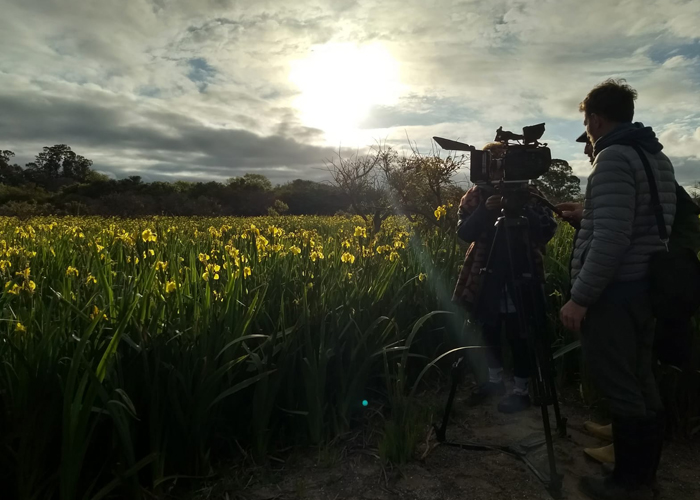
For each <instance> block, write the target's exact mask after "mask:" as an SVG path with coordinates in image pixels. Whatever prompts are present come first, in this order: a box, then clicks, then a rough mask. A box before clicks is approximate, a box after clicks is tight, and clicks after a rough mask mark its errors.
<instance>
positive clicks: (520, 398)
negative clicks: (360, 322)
mask: <svg viewBox="0 0 700 500" xmlns="http://www.w3.org/2000/svg"><path fill="white" fill-rule="evenodd" d="M530 405H531V403H530V396H529V395H527V394H510V395H508V396H506V397H505V398H503V399H501V401H500V402H499V403H498V411H500V412H501V413H518V412H519V411H523V410H527V409H528V408H530Z"/></svg>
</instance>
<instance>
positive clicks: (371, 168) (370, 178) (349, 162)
mask: <svg viewBox="0 0 700 500" xmlns="http://www.w3.org/2000/svg"><path fill="white" fill-rule="evenodd" d="M387 154H390V151H386V150H383V149H382V148H378V149H371V150H370V151H369V152H368V153H366V154H364V155H359V154H354V155H352V156H350V157H349V158H343V156H342V154H341V151H338V157H337V159H336V158H333V159H330V160H326V168H327V169H328V172H329V173H330V174H331V177H332V178H333V183H334V184H335V185H336V186H337V187H338V189H340V191H341V192H342V193H343V194H344V195H345V196H346V197H347V198H348V201H349V202H350V207H351V208H352V210H353V211H354V212H355V213H356V214H357V215H359V216H360V217H362V218H363V219H364V220H365V221H369V218H370V217H371V218H372V225H373V228H374V232H375V233H376V232H378V231H379V229H380V228H381V225H382V221H383V220H384V219H386V218H387V217H388V216H389V215H391V214H392V212H393V211H394V210H393V207H392V204H391V201H390V196H389V192H388V189H387V186H386V183H385V182H384V179H383V178H382V171H381V169H380V168H379V165H380V164H381V162H382V157H383V156H384V155H387Z"/></svg>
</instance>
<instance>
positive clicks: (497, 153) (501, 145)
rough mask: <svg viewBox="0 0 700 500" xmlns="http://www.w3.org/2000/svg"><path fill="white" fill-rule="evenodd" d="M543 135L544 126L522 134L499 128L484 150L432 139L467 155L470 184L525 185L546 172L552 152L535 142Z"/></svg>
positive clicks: (528, 129)
mask: <svg viewBox="0 0 700 500" xmlns="http://www.w3.org/2000/svg"><path fill="white" fill-rule="evenodd" d="M543 134H544V123H540V124H537V125H531V126H529V127H523V133H522V134H515V133H513V132H509V131H507V130H503V127H499V128H498V130H496V138H495V140H494V141H495V142H493V143H491V144H489V145H488V146H489V147H488V149H486V148H485V149H484V150H480V149H476V148H475V147H474V146H470V145H468V144H464V143H462V142H457V141H452V140H450V139H443V138H442V137H433V139H434V140H435V142H437V143H438V144H439V145H440V147H442V148H443V149H447V150H451V151H468V152H469V156H470V158H469V159H470V175H469V180H471V182H473V183H474V184H492V185H495V184H499V183H502V182H507V183H527V182H528V181H530V180H534V179H537V178H538V177H540V176H541V175H543V174H545V173H546V172H547V171H548V170H549V167H550V163H551V161H552V153H551V151H550V150H549V148H548V147H547V144H543V143H540V142H539V139H540V138H541V137H542V135H543Z"/></svg>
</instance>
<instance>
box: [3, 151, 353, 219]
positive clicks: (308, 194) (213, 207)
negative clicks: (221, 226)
mask: <svg viewBox="0 0 700 500" xmlns="http://www.w3.org/2000/svg"><path fill="white" fill-rule="evenodd" d="M13 157H14V153H13V152H12V151H0V215H14V216H33V215H49V214H56V215H106V216H142V215H202V216H212V215H242V216H247V215H266V214H284V213H288V214H293V215H300V214H311V215H333V214H335V213H338V212H342V211H344V210H346V209H348V208H349V205H350V201H349V199H348V197H347V196H346V195H345V194H344V193H343V191H342V190H341V189H339V188H338V187H336V186H334V185H331V184H327V183H320V182H313V181H308V180H302V179H297V180H294V181H292V182H289V183H286V184H283V185H280V186H273V185H272V183H271V182H270V180H269V179H267V177H265V176H263V175H260V174H246V175H244V176H242V177H234V178H231V179H229V180H228V181H226V182H225V183H221V182H185V181H176V182H143V181H142V179H141V177H139V176H131V177H128V178H125V179H119V180H115V179H110V178H108V177H107V176H105V175H103V174H100V173H98V172H95V171H94V170H93V169H92V161H91V160H88V159H86V158H84V157H83V156H80V155H77V154H76V153H75V152H73V151H72V150H71V148H70V147H68V146H66V145H63V144H61V145H56V146H52V147H45V148H44V149H43V151H42V152H41V153H39V154H38V155H37V157H36V159H35V161H34V162H32V163H28V164H27V165H26V166H25V167H21V166H19V165H17V164H14V163H12V159H13Z"/></svg>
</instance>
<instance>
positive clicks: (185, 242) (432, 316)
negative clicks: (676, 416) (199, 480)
mask: <svg viewBox="0 0 700 500" xmlns="http://www.w3.org/2000/svg"><path fill="white" fill-rule="evenodd" d="M570 238H571V234H570V232H568V231H567V230H565V229H562V230H561V231H560V233H559V234H558V235H557V237H556V238H555V239H554V240H553V241H552V243H551V244H550V249H549V253H548V257H547V261H546V265H547V269H548V276H549V285H548V294H549V296H550V298H551V304H550V306H551V311H550V314H551V316H552V318H555V317H556V311H557V310H558V307H559V306H560V305H561V303H562V301H563V300H564V292H565V291H566V289H567V288H568V265H567V262H568V253H569V248H570ZM461 258H462V255H461V253H460V251H459V250H458V247H457V245H456V244H455V240H454V237H453V235H452V232H451V231H450V230H445V231H441V230H439V229H431V230H425V229H420V228H417V227H414V226H412V225H411V224H409V223H408V221H406V220H404V219H400V218H391V219H388V220H387V221H385V223H384V225H383V227H382V230H381V231H380V232H379V233H377V234H372V233H371V228H369V227H365V225H364V222H363V221H362V220H361V219H359V218H355V219H350V218H340V217H274V218H272V217H266V218H252V219H238V218H215V219H206V218H159V217H156V218H149V219H138V220H121V219H119V220H117V219H101V218H60V219H59V218H37V219H30V220H28V221H24V222H19V221H18V220H16V219H11V218H2V219H0V275H2V277H3V278H4V279H3V283H5V285H4V287H3V291H2V294H1V295H0V310H1V313H0V314H1V315H0V319H1V320H2V323H1V324H0V363H1V364H0V429H1V431H0V443H1V444H2V450H3V452H2V453H0V460H1V461H2V466H1V467H0V481H2V484H3V491H4V492H8V495H9V497H10V498H19V499H49V498H61V499H64V500H68V499H75V498H85V499H87V498H108V497H110V496H115V495H116V496H117V497H122V498H123V497H128V498H138V497H139V496H141V495H142V494H143V492H144V491H145V490H148V491H150V492H153V493H155V494H156V495H158V494H162V493H163V492H165V491H167V489H168V488H169V487H170V486H171V485H172V484H173V481H174V480H176V479H182V478H190V477H206V476H208V475H210V474H211V471H212V465H213V464H215V463H216V461H217V460H219V459H225V458H226V457H231V456H232V455H234V454H235V453H237V452H238V450H240V449H241V448H243V449H246V450H249V451H250V452H251V453H252V456H253V457H254V458H255V460H264V459H265V457H266V456H267V454H268V453H269V452H270V450H272V449H275V448H278V447H281V446H287V445H290V444H322V443H325V442H328V441H329V440H330V439H332V438H333V437H335V436H337V435H339V434H341V433H343V432H345V431H346V430H348V429H350V428H351V427H352V425H353V424H354V423H355V422H356V421H358V419H360V418H362V417H363V412H366V411H367V409H365V408H364V406H363V404H362V402H363V400H368V401H369V402H370V406H371V407H384V408H387V410H388V411H387V412H386V415H387V423H386V429H385V431H386V432H385V437H384V439H383V440H382V445H381V450H382V454H383V455H384V456H385V457H386V458H387V459H391V460H394V461H402V460H405V459H406V457H407V456H409V455H410V452H411V448H412V446H413V445H412V443H413V444H415V440H416V439H417V436H415V435H414V434H415V433H414V429H415V425H414V421H415V415H414V414H412V413H411V404H410V403H411V400H410V397H409V394H412V393H413V392H415V379H416V375H418V372H421V369H423V368H424V367H425V366H426V364H427V362H428V361H429V360H430V359H432V358H434V357H435V355H436V354H439V353H440V352H441V351H444V350H445V349H446V348H448V347H454V346H455V345H456V334H457V333H458V332H457V331H458V329H459V328H460V325H461V318H460V317H459V316H458V315H456V314H454V309H451V306H450V304H449V299H450V293H451V289H452V286H453V283H454V279H455V277H456V273H457V271H458V267H459V264H460V263H461ZM446 309H447V310H452V311H453V313H450V314H437V313H436V312H435V311H440V310H446ZM552 325H553V332H554V338H553V342H554V344H555V345H558V346H564V345H567V344H568V343H570V342H571V341H572V340H573V338H571V337H570V336H569V334H568V333H566V332H564V331H563V330H561V329H559V328H558V327H556V323H555V322H554V321H553V322H552ZM563 359H564V360H565V363H566V364H565V365H564V366H563V370H562V373H564V374H565V375H569V376H568V378H569V379H573V376H572V375H573V374H574V373H576V372H577V371H578V365H577V361H576V360H577V357H576V356H575V355H569V356H565V357H564V358H563ZM569 360H571V361H569ZM423 373H424V372H421V374H420V376H421V377H422V375H423ZM564 378H567V377H564ZM697 405H698V402H697V398H694V399H692V398H691V401H690V402H689V403H684V406H683V407H682V412H683V414H684V418H687V419H689V420H688V421H689V422H691V424H689V425H691V426H692V422H694V420H692V419H693V418H697V416H698V406H697ZM412 433H413V434H412ZM407 437H408V439H406V438H407Z"/></svg>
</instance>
